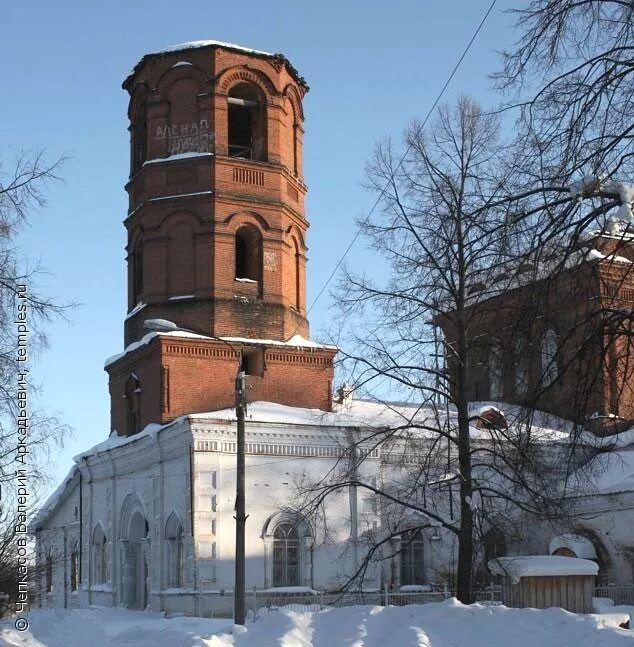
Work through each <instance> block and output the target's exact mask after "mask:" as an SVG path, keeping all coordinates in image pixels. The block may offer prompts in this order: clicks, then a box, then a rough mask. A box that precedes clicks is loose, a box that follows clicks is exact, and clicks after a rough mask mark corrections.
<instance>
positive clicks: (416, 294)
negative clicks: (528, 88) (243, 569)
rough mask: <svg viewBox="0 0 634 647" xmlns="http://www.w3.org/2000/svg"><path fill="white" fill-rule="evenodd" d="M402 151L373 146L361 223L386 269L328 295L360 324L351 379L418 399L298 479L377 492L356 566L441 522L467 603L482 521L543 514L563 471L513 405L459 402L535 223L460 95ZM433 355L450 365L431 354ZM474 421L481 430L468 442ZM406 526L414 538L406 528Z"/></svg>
mask: <svg viewBox="0 0 634 647" xmlns="http://www.w3.org/2000/svg"><path fill="white" fill-rule="evenodd" d="M405 151H406V152H405V155H404V156H403V157H402V158H399V156H398V155H397V153H396V152H395V151H394V149H393V148H392V147H391V146H390V145H384V146H380V147H379V148H378V150H377V153H376V155H375V159H374V162H373V164H372V165H371V166H370V168H369V177H370V181H371V183H372V188H373V189H374V190H375V191H376V192H377V193H379V195H380V197H381V212H380V214H379V215H377V216H375V217H374V218H372V219H368V220H365V221H363V223H361V224H362V226H363V228H364V232H365V233H366V235H367V236H368V239H369V240H370V242H371V245H372V247H373V248H374V250H375V251H376V252H377V253H379V254H380V255H381V256H383V257H384V258H385V259H386V260H387V262H388V265H389V268H390V275H389V277H388V278H386V279H385V280H382V279H375V278H373V277H371V276H367V275H359V274H356V273H351V272H347V273H346V275H345V277H344V279H343V281H342V285H341V288H342V289H341V290H340V294H339V299H340V302H341V304H342V307H343V309H344V314H345V317H346V318H347V319H348V320H354V321H359V322H364V323H363V324H360V325H359V326H357V327H356V328H355V329H354V331H353V333H352V334H353V339H352V341H351V345H350V346H349V349H348V350H347V351H346V350H344V351H343V355H344V357H345V362H346V363H347V365H348V367H349V370H350V373H351V375H352V379H353V380H354V383H355V386H356V388H357V389H358V390H360V389H366V390H368V391H372V390H373V387H374V386H375V385H376V384H377V383H379V384H384V383H385V382H389V384H390V386H391V388H392V392H394V391H395V390H396V391H397V392H398V393H400V394H401V395H404V397H405V398H406V399H407V400H409V401H410V402H415V403H417V407H414V408H411V407H410V408H402V407H391V408H392V413H393V414H394V416H395V419H393V420H392V422H391V423H390V424H389V425H387V426H386V425H383V424H380V425H379V427H378V429H376V430H372V431H368V433H366V434H364V435H363V437H362V438H359V439H358V440H357V441H355V442H354V443H353V447H352V449H351V450H350V452H349V453H348V454H347V458H346V459H345V461H342V462H340V464H339V465H338V466H337V468H335V469H334V470H333V472H332V474H330V475H329V478H326V479H324V480H323V481H322V482H321V483H320V484H319V485H317V486H315V485H314V484H313V486H311V487H309V488H306V490H305V495H306V505H307V506H309V507H310V506H313V507H314V506H315V505H318V504H320V503H321V502H322V501H323V500H324V498H325V497H326V496H328V495H330V494H331V493H333V492H336V491H338V490H340V489H341V488H342V487H357V488H363V489H364V490H366V491H368V492H370V493H373V495H375V496H377V497H378V498H379V499H380V500H381V502H382V519H383V520H384V526H383V528H382V529H381V531H380V533H379V534H378V535H377V534H376V533H372V532H370V533H368V535H367V537H366V539H367V540H368V552H367V555H366V559H365V560H363V563H362V565H361V566H360V567H359V571H358V572H357V573H356V575H357V576H360V575H362V574H363V572H364V569H365V568H366V567H367V565H368V563H369V562H370V561H371V560H372V559H374V558H376V557H378V556H379V555H382V556H383V557H385V556H386V552H385V551H386V550H387V555H388V556H389V552H390V551H389V549H388V548H386V547H387V546H390V545H391V544H390V542H391V540H392V539H393V538H394V537H396V536H397V535H400V534H401V533H402V530H403V528H402V523H401V522H402V519H403V516H404V515H405V516H407V514H408V513H415V514H416V515H418V516H417V521H416V522H411V521H410V523H409V528H410V530H420V529H422V528H425V527H429V526H436V527H438V528H444V529H445V531H447V532H448V533H450V534H452V535H454V536H455V538H456V540H457V544H458V559H457V572H456V580H455V582H456V589H457V596H458V598H459V599H460V600H462V601H463V602H471V601H472V599H473V591H472V583H473V571H474V551H475V546H474V540H475V538H477V537H478V536H479V534H480V530H482V532H485V531H486V530H488V529H489V527H490V526H491V525H492V524H493V521H494V519H495V518H498V519H499V518H503V517H505V516H506V517H508V510H509V508H513V509H521V510H525V511H529V512H533V513H539V514H541V515H542V516H548V515H549V514H554V513H555V512H554V511H555V508H557V506H558V504H561V501H562V496H561V492H560V488H559V484H560V483H561V478H560V477H561V475H560V474H559V475H558V477H557V478H552V477H553V474H554V472H555V471H556V470H555V466H554V463H553V464H551V465H550V466H549V467H550V469H544V461H543V460H541V458H542V457H540V460H538V455H539V451H538V449H536V448H535V447H536V446H537V445H539V443H540V442H542V441H543V438H540V437H539V435H538V434H531V433H529V431H530V427H531V424H532V420H531V418H530V416H525V415H524V412H523V410H522V409H520V408H517V409H516V410H515V413H516V414H517V416H516V418H517V419H516V420H513V421H512V423H513V424H510V425H509V424H507V421H506V420H505V419H504V416H500V418H499V419H496V418H495V412H493V413H494V417H493V418H491V417H490V416H489V417H487V416H484V415H480V414H482V412H479V411H478V410H477V409H474V408H473V407H471V408H470V400H472V399H473V390H472V388H471V386H472V385H471V382H472V373H473V370H472V364H473V363H474V362H475V361H476V359H475V358H476V356H477V351H478V350H479V349H480V348H481V346H482V340H481V337H482V334H481V330H480V328H481V325H480V322H481V321H482V320H483V319H484V320H486V319H487V318H491V317H498V318H500V317H506V319H508V320H509V322H511V321H513V322H514V321H517V320H519V317H518V307H519V306H522V305H524V304H518V303H513V304H512V307H509V306H508V305H506V306H504V305H501V303H500V302H498V301H497V300H496V296H497V295H500V294H502V293H504V292H505V291H507V290H508V289H509V287H510V286H513V285H514V284H515V283H516V282H517V281H518V280H519V274H520V269H519V267H520V266H521V261H522V260H523V259H526V258H529V257H530V254H531V253H532V250H533V247H532V246H531V243H532V242H533V241H534V239H535V237H536V236H535V233H534V231H532V230H531V229H530V228H529V227H535V226H536V225H539V223H540V221H539V220H535V219H534V218H531V215H523V216H522V217H516V210H517V209H518V205H519V204H520V203H521V202H522V200H525V192H523V191H520V192H519V194H518V193H517V190H518V185H517V176H518V166H517V162H516V158H515V157H514V155H515V154H516V149H515V148H514V147H512V146H507V145H506V144H505V142H504V141H503V140H502V139H501V136H500V129H499V122H498V119H497V117H496V116H494V115H491V114H487V113H485V112H483V111H482V110H481V109H480V107H479V106H478V105H477V104H476V103H475V102H474V101H472V100H471V99H467V98H463V99H461V100H460V101H459V102H458V104H457V106H456V107H455V108H453V109H450V108H444V109H442V110H441V111H440V112H439V114H438V118H437V120H436V122H435V124H434V125H433V126H432V128H431V129H430V130H429V131H428V132H427V133H424V132H423V131H422V129H421V127H420V125H419V124H418V123H414V124H413V125H412V126H411V127H410V128H409V129H408V131H407V132H406V136H405ZM510 195H516V196H518V197H515V198H513V199H510V198H509V196H510ZM504 307H506V308H507V309H508V310H509V312H508V313H506V314H504V313H503V312H502V310H503V309H504ZM511 315H512V319H511ZM508 325H511V324H510V323H509V324H508ZM439 327H442V329H443V330H444V335H445V338H444V340H441V339H439V337H438V328H439ZM353 348H354V349H356V350H355V351H352V350H350V349H353ZM505 350H507V349H506V348H505ZM445 355H447V361H448V367H445V366H444V365H443V361H442V359H440V358H441V356H442V357H444V356H445ZM374 393H376V390H374ZM489 413H490V412H489ZM487 415H488V414H487ZM474 424H477V425H479V426H481V427H482V430H481V431H480V432H478V433H479V435H478V438H477V439H475V440H474V438H473V433H474V432H473V429H474ZM373 451H374V452H375V453H376V452H377V451H378V452H379V453H380V454H381V455H382V456H384V457H386V460H387V461H388V462H390V463H391V464H392V466H391V468H390V470H391V471H392V472H394V473H395V474H398V476H393V477H392V478H391V479H389V483H387V482H386V483H384V484H381V483H373V482H371V480H369V479H368V478H362V475H363V473H364V470H363V463H364V460H365V458H364V457H367V456H370V455H372V452H373ZM551 456H552V453H551ZM359 457H360V458H359ZM412 457H415V459H414V460H413V461H412ZM561 464H562V462H561V461H560V462H559V465H561ZM563 464H564V465H565V464H566V462H565V461H563ZM454 497H455V499H454ZM408 537H409V539H408V541H415V534H414V535H411V536H410V535H408Z"/></svg>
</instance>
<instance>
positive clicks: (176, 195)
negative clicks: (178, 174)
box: [148, 191, 213, 202]
mask: <svg viewBox="0 0 634 647" xmlns="http://www.w3.org/2000/svg"><path fill="white" fill-rule="evenodd" d="M212 194H213V191H195V192H194V193H174V194H172V195H159V196H157V197H156V198H148V202H160V201H161V200H174V199H175V198H193V197H195V196H197V195H212Z"/></svg>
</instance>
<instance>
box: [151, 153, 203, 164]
mask: <svg viewBox="0 0 634 647" xmlns="http://www.w3.org/2000/svg"><path fill="white" fill-rule="evenodd" d="M213 155H214V154H213V153H210V152H208V151H206V152H197V151H191V152H190V153H175V154H174V155H168V156H167V157H155V158H154V159H151V160H145V162H143V166H147V165H149V164H161V163H163V162H176V161H178V160H185V159H191V158H192V157H213Z"/></svg>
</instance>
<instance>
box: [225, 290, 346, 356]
mask: <svg viewBox="0 0 634 647" xmlns="http://www.w3.org/2000/svg"><path fill="white" fill-rule="evenodd" d="M236 280H237V279H236ZM220 339H222V340H223V341H226V342H229V343H231V344H255V345H257V346H287V347H288V346H291V347H293V348H317V349H319V348H323V349H328V350H337V347H336V346H331V345H329V344H320V343H318V342H316V341H312V340H311V339H306V338H305V337H302V336H301V335H293V336H292V337H291V338H290V339H288V340H287V341H276V340H275V339H250V338H249V337H220Z"/></svg>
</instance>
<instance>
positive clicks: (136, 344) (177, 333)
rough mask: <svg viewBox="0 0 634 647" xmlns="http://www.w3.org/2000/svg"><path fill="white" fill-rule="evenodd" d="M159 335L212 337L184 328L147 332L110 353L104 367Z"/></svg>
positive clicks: (197, 337)
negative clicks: (137, 339)
mask: <svg viewBox="0 0 634 647" xmlns="http://www.w3.org/2000/svg"><path fill="white" fill-rule="evenodd" d="M159 336H166V337H189V338H193V339H213V337H206V336H205V335H197V334H196V333H193V332H187V331H185V330H173V331H169V332H149V333H147V335H145V336H143V337H142V338H141V339H139V341H133V342H132V343H131V344H128V345H127V346H126V347H125V349H124V351H123V352H122V353H117V354H116V355H112V357H109V358H108V359H107V360H106V361H105V363H104V368H108V366H110V364H114V363H115V362H117V361H118V360H120V359H121V358H122V357H125V356H126V355H128V353H132V352H134V351H135V350H137V348H141V346H146V345H147V344H149V343H150V342H151V341H152V340H153V339H154V338H155V337H159Z"/></svg>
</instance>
